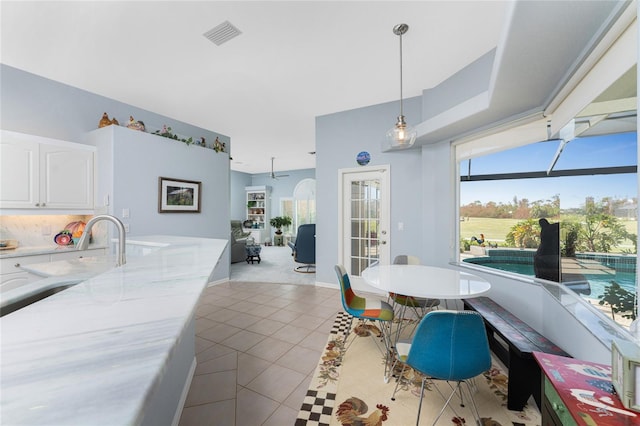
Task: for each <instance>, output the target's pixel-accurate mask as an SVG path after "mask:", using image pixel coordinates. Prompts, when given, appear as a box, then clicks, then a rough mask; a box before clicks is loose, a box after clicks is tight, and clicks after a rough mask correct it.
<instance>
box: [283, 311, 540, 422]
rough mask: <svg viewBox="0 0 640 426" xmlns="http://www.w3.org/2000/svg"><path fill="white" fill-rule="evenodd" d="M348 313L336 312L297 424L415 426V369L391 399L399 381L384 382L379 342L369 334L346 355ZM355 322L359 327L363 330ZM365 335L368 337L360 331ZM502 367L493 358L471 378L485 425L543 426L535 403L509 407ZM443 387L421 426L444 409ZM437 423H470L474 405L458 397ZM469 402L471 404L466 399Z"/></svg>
mask: <svg viewBox="0 0 640 426" xmlns="http://www.w3.org/2000/svg"><path fill="white" fill-rule="evenodd" d="M348 318H349V317H348V315H347V314H345V313H340V314H338V317H337V318H336V322H335V324H334V328H333V330H332V334H331V336H330V337H329V339H328V341H327V346H326V349H325V353H324V354H323V355H322V356H321V358H320V361H319V363H318V367H317V368H316V371H315V373H314V378H313V380H312V382H311V384H310V388H309V391H308V392H307V396H306V398H305V400H304V402H303V405H302V407H301V409H300V412H299V414H298V419H297V421H296V426H298V425H300V426H302V425H372V426H373V425H384V426H391V425H400V426H405V425H413V424H415V422H416V414H417V409H418V401H419V396H420V380H421V379H420V378H419V377H417V375H416V374H414V373H413V371H412V370H406V371H405V374H404V375H403V378H404V380H403V381H402V382H401V386H400V389H399V390H398V392H397V394H396V400H395V401H392V400H391V395H392V393H393V389H394V387H395V385H396V381H395V379H393V378H392V379H391V380H390V381H389V382H388V383H385V381H384V379H383V376H384V374H383V372H384V362H383V358H382V354H381V352H380V350H379V349H378V348H377V346H376V342H375V341H374V339H372V338H371V337H369V336H362V337H361V336H357V337H355V339H354V340H353V343H351V344H349V342H350V341H351V339H352V338H353V335H352V336H350V337H349V340H348V342H347V345H348V350H346V351H345V349H344V347H343V344H342V339H343V337H344V332H345V328H346V324H347V323H348ZM358 324H359V322H358V321H354V325H355V328H356V329H357V330H359V331H362V329H363V327H362V326H361V325H360V326H359V325H358ZM360 334H366V333H360ZM505 371H506V370H505V368H504V366H502V365H501V363H500V362H499V361H498V360H497V359H494V362H493V367H492V369H491V370H489V371H487V372H485V373H483V374H482V375H480V376H478V377H476V378H475V379H474V380H473V386H472V387H473V388H474V398H475V401H476V404H477V406H478V411H479V412H480V417H481V418H482V419H483V424H484V425H487V426H500V425H501V426H507V425H509V426H511V425H526V426H534V425H540V424H541V418H540V413H539V411H538V410H537V407H535V404H533V407H530V406H527V407H525V410H524V411H522V412H516V411H510V410H508V409H507V408H506V393H507V375H506V374H505ZM434 386H439V387H440V388H441V389H442V390H443V393H447V392H446V391H447V390H448V389H449V388H448V386H447V384H446V383H443V382H438V381H436V382H434V383H431V384H430V385H429V390H425V397H424V402H423V406H422V413H421V418H420V424H424V425H430V424H431V423H432V422H433V419H435V417H436V416H437V413H438V412H439V411H440V409H441V407H442V405H443V404H444V400H443V399H442V397H441V396H440V395H439V394H438V392H437V391H436V390H435V388H434ZM447 394H448V393H447ZM454 401H457V402H452V405H453V407H454V409H455V413H454V411H452V410H451V409H450V408H448V409H447V410H446V411H445V412H444V414H443V415H442V417H441V418H440V420H439V421H438V424H441V425H472V424H473V423H474V418H473V415H472V414H471V411H470V406H471V404H470V403H467V404H465V405H466V406H465V407H464V408H463V407H460V404H459V398H457V399H456V397H454ZM467 402H468V401H467Z"/></svg>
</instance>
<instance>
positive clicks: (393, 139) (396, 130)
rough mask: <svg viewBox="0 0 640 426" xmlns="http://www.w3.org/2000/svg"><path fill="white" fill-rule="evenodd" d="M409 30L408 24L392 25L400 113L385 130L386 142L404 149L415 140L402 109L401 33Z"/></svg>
mask: <svg viewBox="0 0 640 426" xmlns="http://www.w3.org/2000/svg"><path fill="white" fill-rule="evenodd" d="M407 31H409V25H407V24H398V25H396V26H395V27H393V33H394V34H395V35H397V36H398V37H400V115H399V116H398V121H397V122H396V124H395V126H393V127H392V128H391V129H390V130H389V131H388V132H387V143H388V144H389V146H390V147H391V148H392V149H405V148H410V147H411V146H413V144H414V142H415V141H416V135H417V132H416V129H414V128H413V127H411V126H409V125H408V124H407V122H406V121H405V120H404V115H403V109H402V35H403V34H406V32H407Z"/></svg>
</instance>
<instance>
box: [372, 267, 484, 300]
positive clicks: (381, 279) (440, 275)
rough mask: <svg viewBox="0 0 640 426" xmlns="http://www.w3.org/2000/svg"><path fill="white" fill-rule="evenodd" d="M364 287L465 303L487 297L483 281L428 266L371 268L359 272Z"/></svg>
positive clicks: (482, 279)
mask: <svg viewBox="0 0 640 426" xmlns="http://www.w3.org/2000/svg"><path fill="white" fill-rule="evenodd" d="M361 276H362V278H363V279H364V280H365V281H366V282H367V284H369V285H371V286H373V287H375V288H378V289H380V290H384V291H385V292H392V293H397V294H402V295H405V296H414V297H424V298H429V299H464V298H469V297H477V296H481V295H483V294H485V293H487V292H488V291H489V290H490V289H491V284H490V283H489V282H488V281H487V280H485V279H484V278H480V277H478V276H476V275H473V274H469V273H467V272H462V271H457V270H455V269H447V268H440V267H437V266H427V265H395V264H394V265H373V266H370V267H368V268H366V269H365V270H364V271H362V274H361Z"/></svg>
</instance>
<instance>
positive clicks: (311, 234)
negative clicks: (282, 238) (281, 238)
mask: <svg viewBox="0 0 640 426" xmlns="http://www.w3.org/2000/svg"><path fill="white" fill-rule="evenodd" d="M289 247H291V250H292V253H291V255H292V256H293V260H294V261H296V262H298V263H304V265H302V266H298V267H297V268H295V269H294V270H295V271H296V272H304V273H313V272H316V224H315V223H310V224H306V225H300V226H299V227H298V235H297V236H296V242H295V243H292V242H289ZM305 269H306V270H305Z"/></svg>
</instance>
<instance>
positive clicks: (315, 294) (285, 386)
mask: <svg viewBox="0 0 640 426" xmlns="http://www.w3.org/2000/svg"><path fill="white" fill-rule="evenodd" d="M340 310H341V302H340V293H339V291H338V290H337V289H329V288H323V287H316V286H307V285H295V284H274V283H257V282H228V283H224V284H219V285H216V286H212V287H208V288H207V289H206V290H205V292H204V294H203V295H202V298H201V299H200V304H199V306H198V309H197V312H196V358H197V362H198V365H197V367H196V371H195V375H194V377H193V380H192V382H191V387H190V389H189V394H188V396H187V400H186V402H185V406H184V409H183V411H182V417H181V418H180V426H192V425H198V426H205V425H214V424H215V425H216V426H234V425H242V426H253V425H256V426H258V425H265V426H282V425H293V424H294V423H295V418H296V416H297V414H298V410H299V408H300V405H301V403H302V399H303V397H304V394H305V393H306V391H307V388H308V386H309V383H310V381H311V377H312V374H313V372H314V370H315V368H316V365H317V363H318V360H319V358H320V354H321V352H322V350H323V349H324V346H325V344H326V342H327V338H328V335H329V331H330V329H331V326H332V325H333V322H334V319H335V316H336V313H337V312H338V311H340Z"/></svg>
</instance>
